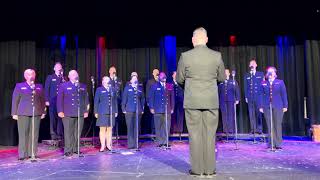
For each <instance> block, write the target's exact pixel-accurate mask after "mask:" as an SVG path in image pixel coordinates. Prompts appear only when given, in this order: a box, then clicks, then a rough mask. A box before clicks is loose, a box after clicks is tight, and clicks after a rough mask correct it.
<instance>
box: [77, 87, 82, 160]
mask: <svg viewBox="0 0 320 180" xmlns="http://www.w3.org/2000/svg"><path fill="white" fill-rule="evenodd" d="M77 92H78V129H77V131H78V137H77V138H78V157H83V155H81V154H80V83H79V82H77Z"/></svg>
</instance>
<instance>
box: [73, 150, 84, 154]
mask: <svg viewBox="0 0 320 180" xmlns="http://www.w3.org/2000/svg"><path fill="white" fill-rule="evenodd" d="M73 154H78V151H76V152H73ZM79 154H83V152H81V151H79Z"/></svg>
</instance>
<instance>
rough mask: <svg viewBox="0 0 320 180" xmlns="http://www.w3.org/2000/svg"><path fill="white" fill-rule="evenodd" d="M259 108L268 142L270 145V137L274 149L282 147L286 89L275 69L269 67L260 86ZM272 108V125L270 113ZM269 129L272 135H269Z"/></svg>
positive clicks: (286, 102)
mask: <svg viewBox="0 0 320 180" xmlns="http://www.w3.org/2000/svg"><path fill="white" fill-rule="evenodd" d="M259 93H260V98H259V100H260V101H259V102H260V103H259V110H260V112H262V113H264V117H265V119H266V121H267V125H268V129H269V144H268V147H269V148H272V146H271V138H272V140H273V148H274V149H282V148H281V144H282V119H283V114H284V113H285V112H287V111H288V99H287V90H286V86H285V84H284V82H283V81H282V80H280V79H277V69H276V68H275V67H269V68H268V69H267V74H266V81H263V82H262V83H261V86H260V91H259ZM270 103H271V109H272V127H271V113H270ZM271 130H272V134H273V136H272V137H271V136H270V134H271Z"/></svg>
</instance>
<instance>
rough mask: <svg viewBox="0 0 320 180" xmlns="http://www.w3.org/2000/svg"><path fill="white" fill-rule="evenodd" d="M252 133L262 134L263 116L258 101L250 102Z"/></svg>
mask: <svg viewBox="0 0 320 180" xmlns="http://www.w3.org/2000/svg"><path fill="white" fill-rule="evenodd" d="M248 109H249V118H250V125H251V132H258V133H262V114H261V113H260V111H259V107H258V104H257V102H256V101H249V102H248Z"/></svg>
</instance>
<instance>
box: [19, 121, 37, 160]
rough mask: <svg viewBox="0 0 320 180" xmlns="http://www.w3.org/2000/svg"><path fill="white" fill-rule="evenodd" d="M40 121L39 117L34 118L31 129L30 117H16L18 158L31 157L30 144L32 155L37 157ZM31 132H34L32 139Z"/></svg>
mask: <svg viewBox="0 0 320 180" xmlns="http://www.w3.org/2000/svg"><path fill="white" fill-rule="evenodd" d="M40 119H41V117H40V116H35V117H34V129H32V116H19V117H18V133H19V158H26V157H30V156H32V149H31V148H32V142H33V152H34V155H35V156H36V155H37V149H38V139H39V127H40ZM32 130H33V132H34V137H33V138H32Z"/></svg>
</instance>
